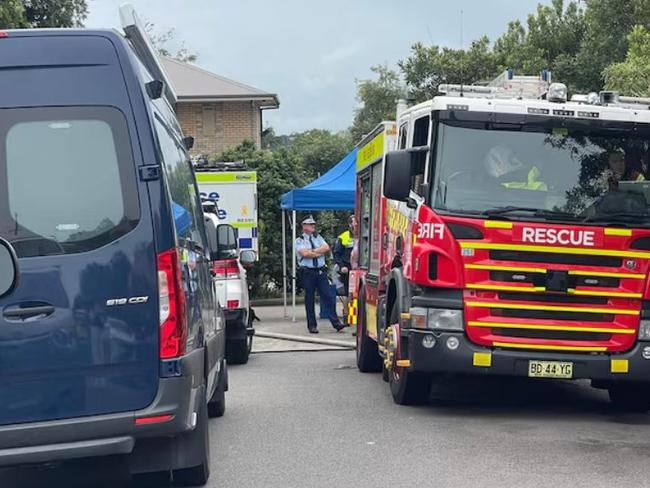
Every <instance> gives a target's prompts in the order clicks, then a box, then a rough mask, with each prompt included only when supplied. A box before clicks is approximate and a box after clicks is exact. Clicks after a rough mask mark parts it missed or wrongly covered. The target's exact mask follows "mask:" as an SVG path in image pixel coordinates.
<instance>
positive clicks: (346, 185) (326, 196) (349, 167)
mask: <svg viewBox="0 0 650 488" xmlns="http://www.w3.org/2000/svg"><path fill="white" fill-rule="evenodd" d="M356 164H357V149H356V148H354V149H353V150H352V151H351V152H350V153H349V154H348V155H347V156H345V157H344V158H343V159H342V160H341V161H339V162H338V163H337V164H336V165H335V166H333V167H332V168H331V169H330V170H329V171H328V172H327V173H325V174H324V175H322V176H321V177H320V178H317V179H315V180H314V181H312V182H311V183H309V184H307V185H305V186H303V187H302V188H296V189H295V190H291V191H290V192H287V193H285V194H284V195H282V199H281V204H282V205H281V206H282V209H283V210H314V211H316V210H352V209H353V208H354V185H355V168H356Z"/></svg>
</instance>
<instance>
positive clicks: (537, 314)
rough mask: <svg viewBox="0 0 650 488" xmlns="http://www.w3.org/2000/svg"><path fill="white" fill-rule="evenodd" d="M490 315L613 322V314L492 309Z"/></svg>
mask: <svg viewBox="0 0 650 488" xmlns="http://www.w3.org/2000/svg"><path fill="white" fill-rule="evenodd" d="M492 315H495V316H500V317H509V318H520V319H546V320H571V321H585V322H613V321H614V315H613V314H605V313H592V312H559V311H555V310H510V309H493V310H492Z"/></svg>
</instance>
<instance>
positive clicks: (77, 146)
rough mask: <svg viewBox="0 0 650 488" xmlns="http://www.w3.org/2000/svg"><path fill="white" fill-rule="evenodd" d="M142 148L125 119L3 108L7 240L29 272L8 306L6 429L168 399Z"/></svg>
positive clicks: (1, 216)
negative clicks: (138, 151)
mask: <svg viewBox="0 0 650 488" xmlns="http://www.w3.org/2000/svg"><path fill="white" fill-rule="evenodd" d="M65 69H66V68H65V67H57V68H56V70H58V73H57V76H58V77H61V71H62V70H65ZM89 69H91V68H89ZM33 75H34V73H32V76H33ZM39 79H41V80H42V81H45V79H46V78H38V77H37V78H35V79H34V80H35V81H38V80H39ZM116 79H117V80H118V81H119V80H120V78H116ZM123 84H124V82H123V80H122V85H123ZM59 88H61V87H56V86H55V87H54V88H52V89H53V91H54V92H55V91H56V89H59ZM5 100H6V99H5ZM2 103H3V96H2V95H0V107H2ZM5 106H6V105H5ZM131 142H132V141H131V139H130V136H129V129H128V123H127V115H126V114H125V112H123V111H122V110H120V109H118V108H116V107H110V106H91V105H84V106H65V107H63V106H59V107H53V106H51V107H33V108H0V237H3V238H5V239H7V240H8V241H9V242H10V243H11V244H12V245H13V246H14V248H15V249H16V253H17V255H18V257H19V262H20V271H21V275H20V283H19V284H18V286H17V288H16V289H15V291H14V292H13V293H12V294H11V295H10V296H8V297H6V298H3V299H0V425H6V424H15V423H23V422H34V421H44V420H53V419H64V418H71V417H81V416H88V415H98V414H107V413H114V412H124V411H131V410H137V409H141V408H144V407H146V406H148V405H149V404H150V403H151V402H152V401H153V399H154V397H155V395H156V392H157V390H158V376H159V374H158V367H159V360H158V347H159V346H158V328H159V310H158V291H157V274H156V250H155V245H154V239H153V230H152V223H151V210H150V209H149V206H148V203H147V202H148V195H147V192H146V186H145V184H144V183H142V182H140V181H139V179H138V178H137V176H136V174H137V172H136V168H135V163H134V156H133V149H132V144H131Z"/></svg>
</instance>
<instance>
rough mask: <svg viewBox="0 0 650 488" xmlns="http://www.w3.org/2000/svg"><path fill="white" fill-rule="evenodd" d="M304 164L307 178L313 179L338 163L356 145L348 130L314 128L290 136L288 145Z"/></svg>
mask: <svg viewBox="0 0 650 488" xmlns="http://www.w3.org/2000/svg"><path fill="white" fill-rule="evenodd" d="M286 147H288V148H290V149H291V152H292V153H293V154H294V155H295V156H296V157H297V158H298V160H299V161H300V163H301V165H302V171H303V175H304V177H305V178H307V179H308V180H312V179H314V178H317V177H318V176H319V175H322V174H324V173H327V171H328V170H329V169H330V168H331V167H332V166H333V165H334V164H336V163H338V162H339V161H340V160H341V159H343V157H345V155H346V154H347V153H349V152H350V150H351V149H352V148H353V147H354V144H353V142H352V138H351V136H350V134H349V133H348V132H340V133H331V132H329V131H327V130H322V129H312V130H308V131H306V132H301V133H299V134H294V135H292V136H290V137H289V139H288V141H287V146H286Z"/></svg>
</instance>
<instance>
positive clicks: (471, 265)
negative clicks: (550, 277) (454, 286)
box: [465, 264, 546, 273]
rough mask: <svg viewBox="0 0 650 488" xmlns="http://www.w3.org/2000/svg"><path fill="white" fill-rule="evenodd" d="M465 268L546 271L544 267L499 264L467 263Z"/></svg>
mask: <svg viewBox="0 0 650 488" xmlns="http://www.w3.org/2000/svg"><path fill="white" fill-rule="evenodd" d="M465 269H485V270H488V271H514V272H519V273H546V270H545V269H544V268H527V267H525V266H498V265H494V264H466V265H465Z"/></svg>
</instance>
